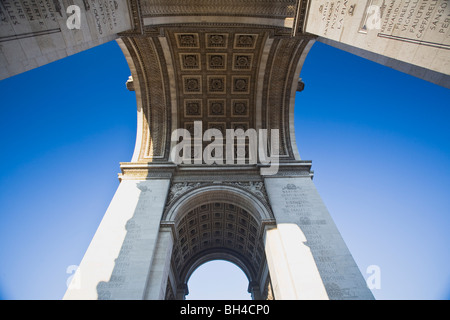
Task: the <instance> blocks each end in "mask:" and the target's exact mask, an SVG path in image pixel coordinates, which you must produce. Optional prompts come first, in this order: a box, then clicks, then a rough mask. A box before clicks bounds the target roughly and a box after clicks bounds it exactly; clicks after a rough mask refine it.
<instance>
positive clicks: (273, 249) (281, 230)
mask: <svg viewBox="0 0 450 320" xmlns="http://www.w3.org/2000/svg"><path fill="white" fill-rule="evenodd" d="M264 242H265V251H266V257H267V263H268V265H269V272H270V277H271V281H272V285H273V288H272V290H273V292H274V295H275V299H277V300H328V295H327V293H326V290H325V287H324V285H323V282H322V279H321V278H320V274H319V271H318V269H317V266H316V264H315V262H314V258H313V256H312V254H311V250H310V249H309V248H308V247H307V246H306V245H305V242H306V238H305V236H304V235H303V233H302V231H301V230H300V228H299V227H298V226H297V225H296V224H278V225H277V227H275V228H274V227H269V228H267V229H266V234H265V240H264Z"/></svg>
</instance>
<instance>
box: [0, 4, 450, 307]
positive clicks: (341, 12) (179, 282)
mask: <svg viewBox="0 0 450 320" xmlns="http://www.w3.org/2000/svg"><path fill="white" fill-rule="evenodd" d="M71 5H75V6H76V7H78V8H79V13H77V10H78V9H76V8H73V7H72V8H71V9H68V7H69V6H71ZM0 10H1V11H0V18H1V19H0V23H1V24H2V28H1V32H2V33H1V35H0V42H1V44H2V45H1V47H0V60H1V61H2V64H1V65H2V68H1V70H0V76H1V77H3V78H5V77H9V76H12V75H14V74H17V73H20V72H23V71H26V70H28V69H30V68H33V67H37V66H40V65H42V64H45V63H48V62H50V61H53V60H55V59H58V58H62V57H65V56H67V55H70V54H72V53H75V52H78V51H80V50H84V49H86V48H89V47H91V46H94V45H97V44H100V43H102V42H105V41H109V40H111V39H116V41H117V42H118V43H119V45H120V47H121V48H122V50H123V53H124V55H125V57H126V59H127V61H128V64H129V67H130V71H131V76H130V78H129V79H128V80H127V81H126V87H127V88H128V89H129V90H130V91H132V92H134V93H135V95H136V102H137V116H138V132H137V139H136V145H135V151H134V154H133V156H132V159H131V161H130V162H124V163H121V164H120V168H121V173H120V174H119V179H120V185H119V187H118V190H117V192H116V194H115V195H114V198H113V199H112V201H111V204H110V206H109V208H108V209H107V212H106V214H105V216H104V218H103V220H102V222H101V224H100V226H99V227H98V230H97V232H96V233H95V236H94V238H93V240H92V242H91V244H90V245H89V248H88V249H87V251H86V254H85V256H84V258H83V260H82V262H81V264H80V267H79V269H78V270H77V272H76V274H75V276H74V278H73V281H72V284H71V285H70V286H69V288H68V290H67V292H66V294H65V296H64V299H184V298H185V296H186V295H187V294H188V287H187V282H188V280H189V277H190V275H191V274H192V273H193V271H194V270H195V269H196V268H197V267H198V266H200V265H201V264H203V263H205V262H208V261H211V260H215V259H224V260H228V261H230V262H233V263H235V264H236V265H237V266H239V267H240V268H241V269H242V270H243V271H244V273H245V274H246V276H247V278H248V280H249V286H248V290H249V292H250V293H251V294H252V297H253V298H254V299H270V298H274V299H373V295H372V293H371V292H370V290H369V289H368V288H367V285H366V283H365V280H364V278H363V276H362V274H361V272H360V271H359V269H358V267H357V265H356V263H355V261H354V259H353V258H352V256H351V254H350V252H349V250H348V248H347V246H346V245H345V242H344V240H343V239H342V237H341V235H340V233H339V231H338V230H337V228H336V226H335V224H334V222H333V220H332V218H331V216H330V214H329V212H328V210H327V208H326V206H325V205H324V203H323V201H322V200H321V198H320V196H319V194H318V192H317V190H316V188H315V186H314V183H313V181H312V178H313V173H312V171H311V162H310V161H305V160H301V158H300V155H299V154H298V151H297V150H298V149H297V145H296V141H295V134H294V97H295V94H296V92H297V90H298V91H301V90H303V86H304V85H303V82H302V81H300V80H299V75H300V71H301V68H302V65H303V62H304V61H305V58H306V55H307V54H308V52H309V50H310V48H311V46H312V45H313V43H314V42H315V41H322V42H324V43H327V44H330V45H332V46H336V47H338V48H341V49H343V50H346V51H349V52H352V53H354V54H357V55H360V56H362V57H365V58H368V59H371V60H373V61H376V62H379V63H382V64H384V65H387V66H390V67H392V68H395V69H398V70H400V71H403V72H407V73H410V74H412V75H415V76H417V77H420V78H423V79H425V80H427V81H431V82H434V83H436V84H439V85H442V86H445V87H450V81H449V79H450V78H449V74H450V63H449V59H450V55H449V54H448V50H449V46H450V42H449V39H450V31H449V18H450V8H449V6H448V1H444V0H441V1H439V0H437V1H406V0H405V1H393V0H392V1H377V0H374V1H371V0H368V1H307V0H283V1H273V0H258V1H246V0H228V1H221V0H209V1H207V2H205V1H196V0H184V1H180V0H140V1H139V0H129V1H114V0H84V1H81V0H79V1H77V0H75V1H71V2H70V3H69V1H61V0H53V1H39V2H38V1H24V0H22V1H8V0H5V1H3V2H2V3H1V4H0ZM77 14H78V15H77ZM73 15H76V17H81V20H79V21H78V22H80V21H81V23H80V24H79V25H77V20H76V19H75V18H74V17H73ZM74 19H75V20H74ZM83 21H84V23H83ZM77 27H79V28H77ZM124 80H125V79H124ZM225 140H226V143H225Z"/></svg>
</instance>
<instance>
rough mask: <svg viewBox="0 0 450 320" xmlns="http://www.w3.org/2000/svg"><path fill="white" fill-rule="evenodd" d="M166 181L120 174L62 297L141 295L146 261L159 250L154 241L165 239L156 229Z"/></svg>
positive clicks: (151, 261)
mask: <svg viewBox="0 0 450 320" xmlns="http://www.w3.org/2000/svg"><path fill="white" fill-rule="evenodd" d="M169 183H170V179H152V180H122V182H121V183H120V185H119V187H118V189H117V192H116V194H115V195H114V198H113V200H112V201H111V204H110V205H109V207H108V210H107V211H106V214H105V216H104V217H103V220H102V222H101V223H100V226H99V228H98V230H97V232H96V233H95V235H94V238H93V240H92V242H91V244H90V245H89V248H88V250H87V252H86V254H85V256H84V257H83V260H82V261H81V264H80V266H79V268H78V270H77V272H76V273H75V275H74V278H73V280H72V283H71V285H70V286H69V288H68V290H67V292H66V294H65V295H64V299H84V300H85V299H142V298H143V297H144V292H145V289H146V283H147V279H148V276H149V272H150V266H151V265H152V263H153V260H155V256H156V261H158V260H159V258H160V256H161V254H156V252H159V251H158V250H157V249H159V248H158V247H157V241H158V240H159V243H160V244H161V246H163V245H166V246H168V245H169V243H170V241H169V240H168V239H167V234H166V233H164V232H163V234H162V235H161V233H160V232H159V228H160V221H161V216H162V213H163V210H164V206H165V200H166V197H167V193H168V189H169ZM158 234H160V238H159V239H158ZM156 261H155V263H156Z"/></svg>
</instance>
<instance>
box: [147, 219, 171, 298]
mask: <svg viewBox="0 0 450 320" xmlns="http://www.w3.org/2000/svg"><path fill="white" fill-rule="evenodd" d="M172 249H173V235H172V228H171V227H166V226H162V227H161V228H160V231H159V235H158V241H157V243H156V248H155V254H154V257H153V261H152V265H151V267H150V274H149V279H148V283H147V289H146V294H145V299H146V300H164V299H165V297H166V288H167V279H168V278H169V272H170V259H171V258H172Z"/></svg>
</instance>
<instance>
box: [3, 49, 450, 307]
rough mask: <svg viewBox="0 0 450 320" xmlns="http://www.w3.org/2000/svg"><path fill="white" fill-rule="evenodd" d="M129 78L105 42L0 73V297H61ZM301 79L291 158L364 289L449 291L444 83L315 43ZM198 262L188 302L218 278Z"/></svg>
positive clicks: (122, 123)
mask: <svg viewBox="0 0 450 320" xmlns="http://www.w3.org/2000/svg"><path fill="white" fill-rule="evenodd" d="M129 75H130V71H129V69H128V66H127V64H126V61H125V59H124V57H123V54H122V53H121V51H120V49H119V47H118V45H117V44H116V43H115V42H110V43H107V44H105V45H102V46H99V47H96V48H93V49H91V50H88V51H85V52H82V53H79V54H76V55H74V56H71V57H68V58H65V59H63V60H60V61H56V62H54V63H51V64H49V65H46V66H43V67H41V68H38V69H35V70H31V71H28V72H26V73H24V74H20V75H17V76H14V77H12V78H9V79H6V80H3V81H0V94H1V102H0V108H1V118H0V137H1V138H0V150H1V152H2V156H1V157H0V165H1V166H0V167H1V168H2V174H1V175H0V204H1V206H0V298H3V299H60V298H61V297H62V296H63V294H64V292H65V289H66V280H67V279H68V277H69V276H70V274H69V273H66V269H67V267H69V266H71V265H77V264H79V263H80V261H81V259H82V257H83V255H84V252H85V250H86V249H87V247H88V245H89V243H90V241H91V239H92V237H93V235H94V233H95V230H96V229H97V227H98V225H99V223H100V220H101V218H102V217H103V214H104V213H105V211H106V208H107V206H108V205H109V202H110V201H111V199H112V196H113V194H114V192H115V190H116V188H117V186H118V184H119V182H118V179H117V173H118V172H119V171H120V169H119V162H121V161H129V160H130V159H131V155H132V152H133V148H134V140H135V135H136V99H135V95H134V93H132V92H129V91H127V90H126V88H125V81H126V80H127V79H128V76H129ZM301 77H302V78H303V80H304V82H305V83H306V87H305V90H304V91H303V92H301V93H298V94H297V100H296V111H295V121H296V137H297V143H298V146H299V151H300V155H301V156H302V158H303V159H305V160H312V161H313V169H314V171H315V177H314V182H315V184H316V186H317V188H318V190H319V192H320V194H321V196H322V198H323V200H324V202H325V204H326V205H327V207H328V209H329V211H330V213H331V215H332V217H333V218H334V220H335V222H336V224H337V226H338V228H339V229H340V231H341V233H342V236H343V238H344V240H345V241H346V243H347V245H348V247H349V249H350V251H351V252H352V254H353V256H354V258H355V260H356V262H357V264H358V266H359V267H360V269H361V272H362V273H363V275H364V277H367V276H368V274H366V269H367V267H368V266H369V265H378V266H379V267H380V270H381V289H379V290H373V293H374V295H375V297H376V298H378V299H448V298H450V268H449V265H450V250H449V245H450V232H449V227H450V215H449V213H450V126H449V120H450V90H448V89H444V88H442V87H439V86H436V85H433V84H430V83H427V82H425V81H422V80H420V79H416V78H413V77H411V76H408V75H405V74H402V73H399V72H396V71H394V70H391V69H389V68H386V67H383V66H380V65H377V64H375V63H372V62H370V61H366V60H364V59H361V58H358V57H356V56H353V55H351V54H348V53H345V52H342V51H339V50H337V49H334V48H331V47H328V46H326V45H323V44H321V43H316V44H315V45H314V47H313V49H312V50H311V53H310V54H309V56H308V58H307V60H306V63H305V65H304V68H303V70H302V74H301ZM217 265H219V266H217ZM201 270H203V271H202V272H195V273H194V274H193V276H192V282H190V283H189V287H190V292H191V294H190V296H188V298H191V297H196V294H197V293H199V292H201V291H202V289H201V287H200V286H201V285H202V284H203V285H208V284H210V283H211V282H210V281H208V280H205V278H203V280H202V279H201V276H202V275H203V276H204V277H206V276H208V275H211V274H212V275H214V273H216V274H217V272H219V273H220V274H222V275H224V274H228V272H229V271H228V269H224V268H223V264H220V263H211V264H207V265H205V266H204V268H203V267H201ZM201 270H200V269H199V270H198V271H201ZM204 270H206V271H204ZM234 270H235V271H236V270H237V269H236V267H234ZM237 271H238V273H240V274H241V276H242V278H244V275H243V273H242V272H241V271H240V270H237ZM230 272H231V271H230ZM198 277H200V280H198V281H197V282H198V283H200V284H195V282H196V280H195V279H196V278H198ZM222 278H226V277H222ZM230 278H233V277H232V276H230ZM237 282H238V284H237V285H241V286H242V284H243V288H244V289H242V288H241V289H238V291H239V292H242V291H244V290H245V289H246V287H247V284H246V283H245V280H238V281H237ZM219 290H220V289H219ZM227 290H228V289H223V290H222V291H227ZM208 294H209V298H212V297H211V291H209V292H208ZM230 294H231V297H235V298H236V297H239V296H238V294H237V293H235V292H230ZM243 294H244V295H246V296H248V294H246V293H245V292H244V293H243ZM218 297H219V296H218ZM219 298H223V297H222V296H220V297H219Z"/></svg>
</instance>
